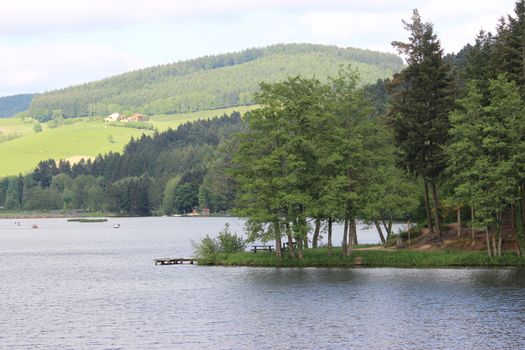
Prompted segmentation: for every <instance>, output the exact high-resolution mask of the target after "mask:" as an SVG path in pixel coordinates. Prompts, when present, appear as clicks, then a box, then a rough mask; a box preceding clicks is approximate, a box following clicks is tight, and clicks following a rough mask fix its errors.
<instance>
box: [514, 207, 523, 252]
mask: <svg viewBox="0 0 525 350" xmlns="http://www.w3.org/2000/svg"><path fill="white" fill-rule="evenodd" d="M511 210H512V237H513V238H514V249H515V250H516V254H517V255H518V256H521V255H522V252H521V244H520V238H519V235H518V222H517V220H518V215H516V211H517V210H518V207H517V206H515V205H512V206H511Z"/></svg>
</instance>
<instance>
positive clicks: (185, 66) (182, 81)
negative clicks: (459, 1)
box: [30, 44, 403, 119]
mask: <svg viewBox="0 0 525 350" xmlns="http://www.w3.org/2000/svg"><path fill="white" fill-rule="evenodd" d="M341 64H351V65H352V66H353V67H355V68H356V69H358V70H359V72H360V74H361V78H362V82H363V83H364V84H366V83H371V82H375V81H376V80H377V79H379V78H385V77H389V76H391V75H392V74H393V73H395V72H397V71H399V70H400V69H401V68H402V65H403V63H402V60H401V59H400V58H399V57H397V56H396V55H393V54H386V53H380V52H374V51H369V50H361V49H355V48H339V47H335V46H324V45H312V44H287V45H284V44H283V45H273V46H269V47H266V48H254V49H248V50H244V51H241V52H235V53H228V54H221V55H216V56H206V57H201V58H197V59H193V60H188V61H182V62H177V63H173V64H167V65H162V66H156V67H151V68H146V69H142V70H137V71H133V72H129V73H125V74H122V75H118V76H115V77H111V78H107V79H104V80H99V81H95V82H90V83H86V84H82V85H78V86H72V87H68V88H65V89H61V90H56V91H51V92H47V93H43V94H40V95H38V96H35V97H34V98H33V101H32V103H31V106H30V113H31V114H32V115H33V116H35V117H37V118H39V119H47V118H50V116H51V115H52V114H55V115H56V113H57V112H58V114H59V115H62V114H63V115H64V116H65V117H66V118H74V117H81V116H94V115H107V114H109V113H112V112H115V111H119V112H121V113H133V112H141V113H143V114H148V115H154V114H173V113H181V112H192V111H200V110H209V109H216V108H225V107H232V106H239V105H250V104H253V97H252V94H253V92H255V91H257V90H258V86H259V83H260V82H261V81H266V82H275V81H279V80H284V79H286V78H287V77H288V76H294V75H302V76H304V77H312V76H315V77H318V78H320V79H324V78H325V77H327V76H329V75H334V74H335V73H336V71H337V69H338V66H339V65H341ZM57 110H60V111H57ZM53 111H55V112H54V113H53Z"/></svg>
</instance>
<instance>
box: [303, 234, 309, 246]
mask: <svg viewBox="0 0 525 350" xmlns="http://www.w3.org/2000/svg"><path fill="white" fill-rule="evenodd" d="M303 246H304V249H308V232H307V233H306V234H305V236H304V239H303Z"/></svg>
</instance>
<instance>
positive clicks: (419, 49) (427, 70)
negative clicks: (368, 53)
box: [389, 10, 453, 181]
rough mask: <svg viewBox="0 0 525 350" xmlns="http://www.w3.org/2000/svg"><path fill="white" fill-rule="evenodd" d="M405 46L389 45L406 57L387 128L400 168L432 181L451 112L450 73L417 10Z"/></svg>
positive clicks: (393, 84)
mask: <svg viewBox="0 0 525 350" xmlns="http://www.w3.org/2000/svg"><path fill="white" fill-rule="evenodd" d="M403 23H404V24H405V28H406V29H407V30H408V31H409V32H410V35H411V36H410V41H409V42H408V43H402V42H393V45H394V46H395V47H396V48H397V49H398V51H399V52H400V53H402V54H404V55H406V56H407V62H408V67H407V68H405V69H404V70H403V71H401V72H400V73H399V74H396V75H395V76H394V79H393V80H392V82H391V83H390V86H389V90H390V94H391V102H392V106H391V110H390V118H391V125H392V128H393V130H394V136H395V142H396V144H397V146H398V154H399V163H400V165H401V166H402V167H403V168H404V169H406V170H407V171H408V172H410V173H411V174H414V175H416V176H421V177H423V178H425V179H427V180H433V181H435V180H434V179H436V178H437V177H438V176H439V175H440V173H441V171H442V170H443V168H444V167H445V164H446V158H445V156H444V152H443V146H444V145H445V143H446V141H447V136H448V134H447V133H448V129H449V121H448V112H449V111H450V110H451V109H452V107H453V89H452V81H451V78H450V67H449V66H448V64H446V62H445V60H444V59H443V50H442V49H441V45H440V42H439V40H438V39H437V37H436V35H435V34H434V31H433V27H432V24H431V23H423V22H422V21H421V17H420V16H419V13H418V12H417V10H414V14H413V16H412V22H411V23H407V22H403Z"/></svg>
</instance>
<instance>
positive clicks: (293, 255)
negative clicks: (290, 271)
mask: <svg viewBox="0 0 525 350" xmlns="http://www.w3.org/2000/svg"><path fill="white" fill-rule="evenodd" d="M286 234H287V236H288V254H290V257H292V258H295V251H294V249H293V238H292V234H291V233H290V230H289V229H288V232H287V233H286Z"/></svg>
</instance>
